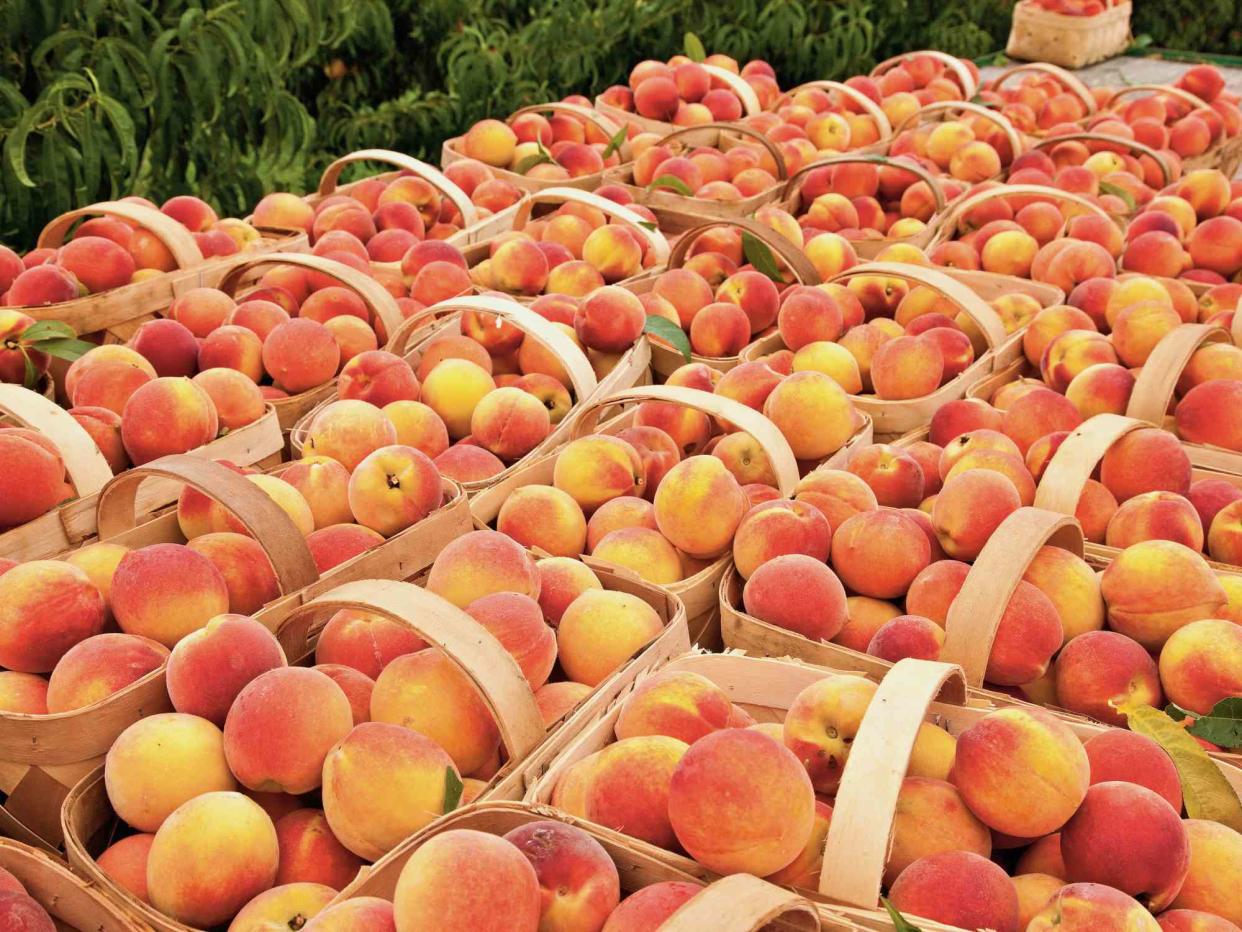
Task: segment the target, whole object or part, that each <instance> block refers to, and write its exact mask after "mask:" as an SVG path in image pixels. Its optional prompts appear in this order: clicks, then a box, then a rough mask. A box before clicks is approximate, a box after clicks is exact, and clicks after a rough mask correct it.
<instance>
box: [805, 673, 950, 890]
mask: <svg viewBox="0 0 1242 932" xmlns="http://www.w3.org/2000/svg"><path fill="white" fill-rule="evenodd" d="M937 698H939V699H940V701H942V702H952V703H954V704H957V705H961V704H963V703H964V702H965V701H966V679H965V677H964V676H963V675H962V671H961V670H960V669H959V668H958V667H955V666H953V665H951V664H947V663H936V662H933V661H930V660H914V659H912V658H906V659H905V660H899V661H898V662H897V663H896V664H894V665H893V668H892V669H891V670H890V671H889V672H888V674H887V675H886V676H885V677H884V680H883V681H882V682H881V683H880V687H879V689H877V690H876V692H875V695H874V696H873V697H872V699H871V704H870V705H868V706H867V711H866V714H864V715H863V720H862V723H861V724H860V725H859V726H858V733H857V734H856V735H855V736H854V744H853V746H852V747H851V748H850V756H849V759H848V760H847V761H846V762H845V771H844V772H843V773H842V774H841V785H840V787H839V788H838V790H837V798H836V799H835V800H834V802H833V807H832V819H831V821H830V822H829V823H828V838H827V840H826V841H825V843H824V867H823V870H822V871H821V872H820V876H819V892H820V893H822V894H823V895H824V896H827V897H829V898H830V899H832V900H835V901H836V902H838V903H846V904H849V905H851V906H861V907H863V908H866V909H874V908H875V906H876V904H877V903H878V902H879V899H880V883H881V881H882V879H883V877H884V864H885V862H887V861H888V847H889V840H890V839H891V837H892V834H893V818H894V815H895V813H896V808H897V794H898V793H899V792H901V784H902V781H903V780H904V779H905V776H906V769H907V767H908V766H909V763H910V752H911V751H912V750H914V739H915V737H916V736H917V735H918V732H919V727H920V726H921V725H922V724H923V719H924V717H925V716H926V715H927V710H928V708H929V707H930V706H931V704H932V702H933V701H935V700H936V699H937Z"/></svg>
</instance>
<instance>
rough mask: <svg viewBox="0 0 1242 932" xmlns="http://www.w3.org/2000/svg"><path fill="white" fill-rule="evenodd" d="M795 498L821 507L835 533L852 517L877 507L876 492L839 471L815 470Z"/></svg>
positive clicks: (802, 484)
mask: <svg viewBox="0 0 1242 932" xmlns="http://www.w3.org/2000/svg"><path fill="white" fill-rule="evenodd" d="M794 499H795V500H796V501H799V502H806V503H807V504H810V505H813V506H814V507H816V508H818V509H819V511H820V513H821V514H823V516H824V517H825V518H827V519H828V526H829V528H830V529H831V530H832V532H833V533H836V529H837V528H839V527H840V526H841V524H842V523H843V522H844V521H845V520H846V519H847V518H850V517H853V516H854V515H856V514H859V513H861V512H864V511H874V510H875V509H876V508H877V507H878V502H877V500H876V496H875V492H873V491H872V490H871V487H870V486H868V485H867V484H866V483H865V482H864V481H863V480H862V479H860V478H859V477H858V476H856V475H854V474H853V473H851V472H846V471H844V470H839V469H823V468H820V469H816V470H813V471H812V472H809V473H807V474H806V475H805V476H804V477H803V478H802V479H801V480H800V481H799V482H798V485H797V486H795V488H794Z"/></svg>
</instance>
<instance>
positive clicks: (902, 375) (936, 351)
mask: <svg viewBox="0 0 1242 932" xmlns="http://www.w3.org/2000/svg"><path fill="white" fill-rule="evenodd" d="M870 371H871V381H872V384H873V386H874V387H875V393H876V395H877V396H878V397H880V398H883V399H886V400H902V399H908V398H919V397H922V396H923V395H929V394H931V393H932V392H933V391H935V390H936V388H937V387H938V386H939V385H940V382H941V379H942V378H943V375H944V356H943V355H942V354H941V352H940V348H939V346H938V345H937V344H936V343H935V342H934V341H931V340H928V339H927V338H925V337H898V338H896V339H894V340H889V341H887V342H885V343H884V344H882V345H881V346H880V347H879V348H877V349H876V351H875V355H874V356H873V357H872V360H871V370H870Z"/></svg>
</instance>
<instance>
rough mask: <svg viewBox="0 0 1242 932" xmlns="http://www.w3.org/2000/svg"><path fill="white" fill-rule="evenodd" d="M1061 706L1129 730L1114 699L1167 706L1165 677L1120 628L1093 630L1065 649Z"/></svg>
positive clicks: (1059, 670)
mask: <svg viewBox="0 0 1242 932" xmlns="http://www.w3.org/2000/svg"><path fill="white" fill-rule="evenodd" d="M1056 693H1057V700H1058V704H1059V705H1061V706H1064V707H1065V708H1067V709H1069V710H1070V711H1071V712H1078V713H1079V714H1081V715H1088V716H1090V717H1091V718H1094V719H1096V720H1098V721H1101V722H1105V723H1107V724H1109V725H1116V726H1117V727H1118V728H1124V727H1125V724H1126V717H1125V716H1124V715H1123V714H1122V713H1120V712H1118V711H1117V710H1116V708H1114V706H1113V703H1116V704H1118V705H1120V704H1121V703H1123V702H1127V701H1130V702H1141V703H1143V704H1145V705H1151V706H1156V707H1157V708H1160V707H1162V706H1163V705H1164V703H1163V702H1162V698H1163V695H1162V693H1161V690H1160V676H1159V674H1158V673H1157V671H1156V663H1155V661H1153V660H1152V659H1151V655H1150V654H1148V653H1147V651H1145V650H1144V649H1143V648H1142V646H1141V645H1140V644H1138V642H1136V641H1133V640H1131V639H1130V638H1128V637H1126V636H1125V635H1124V634H1118V633H1117V632H1115V631H1088V632H1085V633H1084V634H1080V635H1078V637H1076V638H1073V639H1072V640H1070V641H1069V642H1068V643H1066V645H1065V647H1064V648H1063V649H1062V651H1061V653H1060V655H1059V656H1058V657H1057V663H1056Z"/></svg>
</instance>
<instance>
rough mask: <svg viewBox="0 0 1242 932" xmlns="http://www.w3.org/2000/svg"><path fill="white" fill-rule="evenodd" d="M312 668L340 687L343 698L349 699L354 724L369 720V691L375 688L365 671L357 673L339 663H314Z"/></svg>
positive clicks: (373, 682)
mask: <svg viewBox="0 0 1242 932" xmlns="http://www.w3.org/2000/svg"><path fill="white" fill-rule="evenodd" d="M314 669H316V670H318V671H319V672H320V673H324V674H326V675H328V676H330V677H331V678H332V682H334V683H336V685H337V686H339V687H341V691H342V692H343V693H345V698H346V699H348V700H349V709H350V712H352V713H353V716H354V724H355V725H361V724H362V723H363V722H369V721H370V720H371V693H372V692H373V691H374V690H375V681H374V680H373V679H371V678H370V677H369V676H367V675H366V674H365V673H359V672H358V671H357V670H355V669H354V668H353V667H347V666H344V665H343V664H339V663H321V664H316V665H315V667H314Z"/></svg>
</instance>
